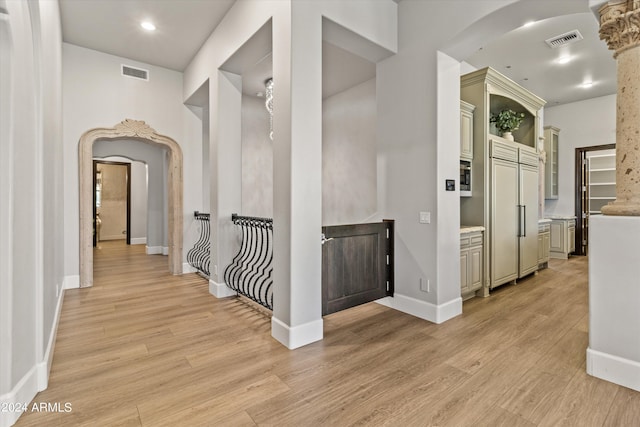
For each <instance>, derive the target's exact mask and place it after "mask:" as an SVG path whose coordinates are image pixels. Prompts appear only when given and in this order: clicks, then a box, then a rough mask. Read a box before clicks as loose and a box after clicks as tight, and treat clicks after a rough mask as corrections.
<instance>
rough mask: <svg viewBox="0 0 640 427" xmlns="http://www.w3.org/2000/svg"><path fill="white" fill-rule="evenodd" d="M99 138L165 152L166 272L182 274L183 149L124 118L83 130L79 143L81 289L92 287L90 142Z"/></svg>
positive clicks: (91, 163)
mask: <svg viewBox="0 0 640 427" xmlns="http://www.w3.org/2000/svg"><path fill="white" fill-rule="evenodd" d="M101 139H108V140H113V139H130V140H136V141H141V142H144V143H147V144H152V145H158V146H161V147H164V148H166V149H167V153H168V173H167V193H168V223H169V237H168V244H169V271H170V272H171V273H172V274H182V233H183V227H182V221H183V218H182V150H181V149H180V146H179V145H178V143H177V142H176V141H175V140H173V139H171V138H169V137H168V136H165V135H160V134H158V133H157V132H156V131H155V130H154V129H152V128H151V127H150V126H149V125H147V124H146V123H145V122H144V121H141V120H132V119H125V120H124V121H122V122H121V123H118V124H117V125H115V126H114V127H112V128H95V129H90V130H88V131H86V132H85V133H84V134H83V135H82V136H81V137H80V142H79V144H78V155H79V181H80V287H81V288H86V287H90V286H92V285H93V185H92V182H93V179H92V173H93V162H92V159H93V150H92V149H93V143H94V142H95V141H97V140H101Z"/></svg>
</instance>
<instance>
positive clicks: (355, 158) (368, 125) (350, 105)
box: [322, 79, 377, 225]
mask: <svg viewBox="0 0 640 427" xmlns="http://www.w3.org/2000/svg"><path fill="white" fill-rule="evenodd" d="M376 154H377V153H376V81H375V79H371V80H369V81H366V82H364V83H362V84H359V85H357V86H354V87H352V88H350V89H347V90H345V91H343V92H340V93H338V94H335V95H333V96H330V97H328V98H325V99H324V101H323V103H322V225H339V224H357V223H362V222H366V221H367V220H371V218H372V217H374V216H375V215H376V208H377V185H376V183H377V178H376V171H377V168H376V161H377V155H376Z"/></svg>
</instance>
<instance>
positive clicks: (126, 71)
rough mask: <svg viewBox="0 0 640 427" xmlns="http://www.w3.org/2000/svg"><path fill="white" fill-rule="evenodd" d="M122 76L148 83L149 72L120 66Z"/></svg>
mask: <svg viewBox="0 0 640 427" xmlns="http://www.w3.org/2000/svg"><path fill="white" fill-rule="evenodd" d="M122 75H123V76H127V77H133V78H135V79H140V80H145V81H149V71H148V70H143V69H142V68H134V67H130V66H128V65H122Z"/></svg>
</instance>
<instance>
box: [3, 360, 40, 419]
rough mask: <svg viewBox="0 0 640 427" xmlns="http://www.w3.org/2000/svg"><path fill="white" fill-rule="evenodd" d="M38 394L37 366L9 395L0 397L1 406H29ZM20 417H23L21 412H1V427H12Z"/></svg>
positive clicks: (30, 370)
mask: <svg viewBox="0 0 640 427" xmlns="http://www.w3.org/2000/svg"><path fill="white" fill-rule="evenodd" d="M36 394H38V369H37V366H33V367H32V368H31V369H29V372H27V373H26V374H25V375H24V376H23V377H22V378H21V379H20V381H18V384H16V385H15V387H13V389H12V390H11V391H10V392H9V393H5V394H3V395H1V396H0V406H3V407H5V406H9V407H11V406H13V405H18V404H28V403H29V402H31V401H32V400H33V398H34V397H36ZM20 415H22V413H21V412H0V427H9V426H12V425H13V424H14V423H15V422H16V421H17V420H18V418H19V417H20Z"/></svg>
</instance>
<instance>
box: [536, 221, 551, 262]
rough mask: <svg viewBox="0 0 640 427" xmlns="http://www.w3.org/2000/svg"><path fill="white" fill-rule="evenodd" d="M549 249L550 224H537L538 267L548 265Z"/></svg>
mask: <svg viewBox="0 0 640 427" xmlns="http://www.w3.org/2000/svg"><path fill="white" fill-rule="evenodd" d="M550 250H551V225H550V224H549V223H545V224H538V268H546V267H547V266H548V265H549V251H550Z"/></svg>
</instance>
